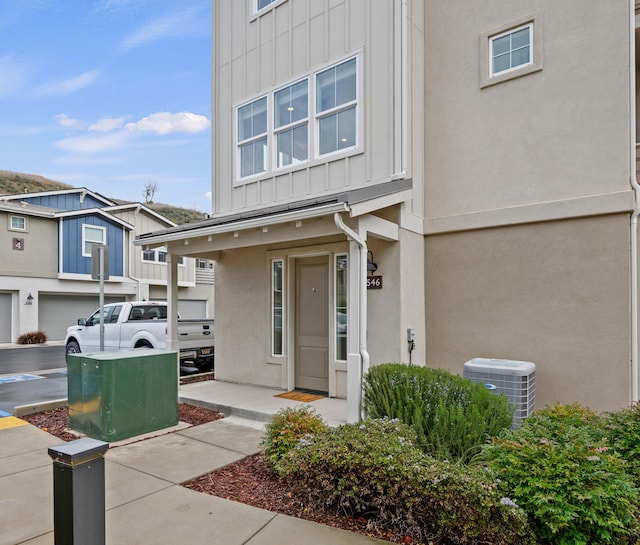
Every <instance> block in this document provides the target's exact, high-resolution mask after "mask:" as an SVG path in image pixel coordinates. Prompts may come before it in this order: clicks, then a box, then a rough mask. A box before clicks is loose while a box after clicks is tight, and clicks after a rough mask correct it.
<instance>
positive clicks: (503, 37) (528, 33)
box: [480, 13, 543, 88]
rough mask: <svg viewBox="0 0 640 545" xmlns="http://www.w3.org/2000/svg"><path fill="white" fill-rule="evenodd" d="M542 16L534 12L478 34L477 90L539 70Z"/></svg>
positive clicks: (540, 62) (540, 65)
mask: <svg viewBox="0 0 640 545" xmlns="http://www.w3.org/2000/svg"><path fill="white" fill-rule="evenodd" d="M542 30H543V27H542V14H541V13H535V14H533V15H528V16H525V17H521V18H520V19H517V20H514V21H510V22H509V23H507V24H505V25H502V26H500V27H496V28H492V29H490V30H487V31H485V32H483V33H482V34H481V35H480V62H481V77H480V87H481V88H483V87H488V86H490V85H494V84H496V83H501V82H503V81H507V80H511V79H514V78H519V77H520V76H524V75H527V74H531V73H533V72H538V71H540V70H542V43H543V42H542V40H543V36H542Z"/></svg>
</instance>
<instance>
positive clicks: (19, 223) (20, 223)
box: [9, 216, 27, 231]
mask: <svg viewBox="0 0 640 545" xmlns="http://www.w3.org/2000/svg"><path fill="white" fill-rule="evenodd" d="M9 229H10V230H11V231H26V230H27V218H25V217H24V216H9Z"/></svg>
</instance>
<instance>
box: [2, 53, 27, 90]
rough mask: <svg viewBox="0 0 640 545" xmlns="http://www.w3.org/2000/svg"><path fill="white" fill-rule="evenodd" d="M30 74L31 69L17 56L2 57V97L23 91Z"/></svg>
mask: <svg viewBox="0 0 640 545" xmlns="http://www.w3.org/2000/svg"><path fill="white" fill-rule="evenodd" d="M30 73H31V69H30V68H29V67H28V66H27V65H26V64H25V63H24V62H23V61H21V60H20V59H19V58H18V57H16V56H15V55H4V56H0V97H6V96H9V95H11V94H13V93H15V92H17V91H18V90H19V89H21V88H22V87H23V86H24V85H25V83H26V82H27V79H28V78H29V75H30Z"/></svg>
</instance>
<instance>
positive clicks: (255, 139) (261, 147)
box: [238, 97, 267, 178]
mask: <svg viewBox="0 0 640 545" xmlns="http://www.w3.org/2000/svg"><path fill="white" fill-rule="evenodd" d="M238 148H239V150H240V177H241V178H246V177H248V176H253V175H254V174H259V173H261V172H264V171H265V170H267V97H262V98H259V99H258V100H254V101H253V102H250V103H249V104H247V105H246V106H242V107H241V108H238Z"/></svg>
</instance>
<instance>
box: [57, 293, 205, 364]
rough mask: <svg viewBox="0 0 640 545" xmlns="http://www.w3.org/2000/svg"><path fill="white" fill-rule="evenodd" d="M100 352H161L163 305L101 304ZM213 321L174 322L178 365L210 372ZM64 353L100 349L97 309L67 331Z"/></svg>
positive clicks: (164, 330) (164, 334) (163, 344)
mask: <svg viewBox="0 0 640 545" xmlns="http://www.w3.org/2000/svg"><path fill="white" fill-rule="evenodd" d="M103 313H104V349H105V350H128V349H131V348H160V349H164V348H165V347H166V342H167V303H164V302H155V301H135V302H123V303H110V304H108V305H104V307H103ZM213 322H214V321H213V320H183V319H180V320H178V343H179V349H180V364H181V366H182V365H183V364H184V365H187V364H188V363H192V364H193V365H195V367H196V368H197V369H199V370H200V371H211V370H213V356H214V341H213V339H214V335H213ZM64 344H65V347H66V353H67V354H77V353H80V352H85V353H90V352H98V351H99V350H100V309H98V310H96V311H95V312H94V313H93V314H92V315H91V316H89V318H87V319H85V318H80V319H78V325H74V326H71V327H68V328H67V336H66V337H65V340H64Z"/></svg>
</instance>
